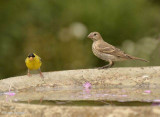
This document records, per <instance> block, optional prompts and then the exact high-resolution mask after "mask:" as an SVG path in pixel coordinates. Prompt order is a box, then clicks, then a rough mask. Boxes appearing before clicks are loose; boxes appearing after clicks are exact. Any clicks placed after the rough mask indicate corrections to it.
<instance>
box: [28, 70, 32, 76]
mask: <svg viewBox="0 0 160 117" xmlns="http://www.w3.org/2000/svg"><path fill="white" fill-rule="evenodd" d="M27 75H28V77H30V76H32V75H31V74H30V71H29V69H28V73H27Z"/></svg>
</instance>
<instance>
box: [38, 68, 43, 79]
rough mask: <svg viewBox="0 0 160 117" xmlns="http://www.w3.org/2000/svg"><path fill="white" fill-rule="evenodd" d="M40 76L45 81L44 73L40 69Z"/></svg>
mask: <svg viewBox="0 0 160 117" xmlns="http://www.w3.org/2000/svg"><path fill="white" fill-rule="evenodd" d="M39 74H40V76H41V78H42V80H44V76H43V74H42V72H41V69H39Z"/></svg>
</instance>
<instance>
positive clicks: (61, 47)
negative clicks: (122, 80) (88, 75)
mask: <svg viewBox="0 0 160 117" xmlns="http://www.w3.org/2000/svg"><path fill="white" fill-rule="evenodd" d="M92 31H98V32H100V33H101V35H102V36H103V38H104V40H105V41H107V42H108V43H110V44H113V45H115V46H116V47H119V48H121V49H122V50H124V51H126V53H128V54H131V55H134V56H137V57H141V58H144V59H147V60H149V61H150V63H143V62H138V61H125V62H117V64H116V65H115V67H118V66H121V67H124V66H125V67H127V66H130V67H134V66H158V65H160V61H159V59H160V46H159V39H160V38H159V36H160V2H159V0H67V1H64V0H63V1H62V0H22V1H21V0H1V1H0V56H1V59H0V79H3V78H7V77H11V76H17V75H24V74H26V72H27V68H26V66H25V63H24V61H25V58H26V57H27V55H28V54H29V53H31V52H35V53H36V54H38V55H39V56H40V57H41V58H42V62H43V64H42V68H41V69H42V71H43V72H47V71H56V70H68V69H83V68H94V67H98V66H103V65H105V64H106V62H104V61H102V60H99V59H98V58H97V57H95V56H94V55H93V53H92V51H91V44H92V41H91V40H90V39H87V38H86V36H87V35H88V34H89V33H90V32H92Z"/></svg>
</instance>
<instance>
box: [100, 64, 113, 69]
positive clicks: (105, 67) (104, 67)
mask: <svg viewBox="0 0 160 117" xmlns="http://www.w3.org/2000/svg"><path fill="white" fill-rule="evenodd" d="M110 67H111V66H110V65H107V66H103V67H98V69H108V68H110Z"/></svg>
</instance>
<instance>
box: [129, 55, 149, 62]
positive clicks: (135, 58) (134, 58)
mask: <svg viewBox="0 0 160 117" xmlns="http://www.w3.org/2000/svg"><path fill="white" fill-rule="evenodd" d="M128 57H129V58H131V59H133V60H140V61H144V62H149V61H147V60H145V59H142V58H138V57H133V56H128Z"/></svg>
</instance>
